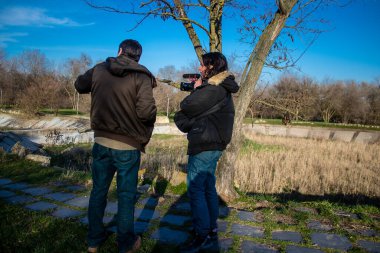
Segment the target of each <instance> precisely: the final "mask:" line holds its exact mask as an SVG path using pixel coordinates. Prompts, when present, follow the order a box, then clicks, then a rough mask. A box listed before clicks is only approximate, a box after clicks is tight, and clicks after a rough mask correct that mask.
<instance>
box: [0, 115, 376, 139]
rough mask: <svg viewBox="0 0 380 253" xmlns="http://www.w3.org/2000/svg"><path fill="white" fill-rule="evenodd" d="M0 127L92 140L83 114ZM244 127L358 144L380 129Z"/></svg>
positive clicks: (2, 118) (170, 128)
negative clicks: (75, 116)
mask: <svg viewBox="0 0 380 253" xmlns="http://www.w3.org/2000/svg"><path fill="white" fill-rule="evenodd" d="M163 118H166V117H163ZM166 119H167V118H166ZM160 122H163V120H162V119H159V120H158V123H157V124H156V126H155V128H154V131H153V134H174V135H183V133H182V132H180V131H179V130H178V129H177V127H176V126H175V125H174V124H173V123H171V124H169V123H166V122H165V123H160ZM0 127H2V128H4V129H7V128H8V129H12V130H9V131H12V132H14V133H17V134H22V135H25V136H27V137H28V138H30V140H32V141H34V142H37V143H41V144H45V143H53V142H55V143H56V144H60V143H69V142H74V143H85V142H93V140H94V135H93V132H91V131H89V132H86V130H87V129H89V128H90V121H89V119H88V118H84V117H77V118H74V117H50V118H49V117H44V118H42V119H20V118H15V117H13V116H11V115H8V114H0ZM243 129H244V132H245V133H247V134H263V135H272V136H284V137H296V138H313V139H324V140H333V141H344V142H357V143H380V131H363V130H342V129H338V128H318V127H301V126H279V125H258V124H255V125H253V126H252V125H245V126H244V128H243Z"/></svg>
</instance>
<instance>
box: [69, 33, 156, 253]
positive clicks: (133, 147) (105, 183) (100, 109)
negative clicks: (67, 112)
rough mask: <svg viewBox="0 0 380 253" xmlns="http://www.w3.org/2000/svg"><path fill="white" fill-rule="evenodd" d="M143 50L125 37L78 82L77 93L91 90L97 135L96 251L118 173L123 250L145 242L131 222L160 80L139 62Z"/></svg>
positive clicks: (91, 240)
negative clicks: (155, 95)
mask: <svg viewBox="0 0 380 253" xmlns="http://www.w3.org/2000/svg"><path fill="white" fill-rule="evenodd" d="M141 53H142V47H141V45H140V44H139V43H138V42H137V41H135V40H125V41H123V42H121V43H120V46H119V52H118V56H117V57H116V58H114V57H110V58H107V60H106V61H105V62H102V63H100V64H97V65H96V66H95V67H93V68H91V69H90V70H88V71H87V72H86V73H85V74H83V75H80V76H79V77H78V79H77V80H76V82H75V88H76V90H77V91H78V92H79V93H91V128H92V129H93V130H94V135H95V144H94V147H93V150H92V154H93V163H92V180H93V187H92V191H91V196H90V203H89V207H88V220H89V231H88V236H87V241H88V246H89V247H88V252H97V250H98V248H99V246H100V245H101V244H102V243H103V242H104V241H105V240H106V239H107V233H106V230H105V228H104V226H103V216H104V210H105V207H106V204H107V194H108V190H109V186H110V184H111V181H112V179H113V176H114V174H115V172H117V178H116V179H117V197H118V216H117V244H118V248H119V252H120V253H125V252H128V253H129V252H135V251H136V250H138V248H139V247H140V245H141V238H140V236H136V235H135V233H134V223H133V220H134V205H135V197H136V188H137V175H138V169H139V166H140V154H141V151H144V148H145V146H146V144H147V143H148V142H149V140H150V138H151V136H152V131H153V126H154V122H155V121H156V105H155V101H154V98H153V88H154V87H155V86H156V81H155V78H154V76H153V75H152V74H151V73H150V71H149V70H148V69H147V68H146V67H144V66H142V65H140V64H138V61H139V59H140V56H141Z"/></svg>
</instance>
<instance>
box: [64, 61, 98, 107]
mask: <svg viewBox="0 0 380 253" xmlns="http://www.w3.org/2000/svg"><path fill="white" fill-rule="evenodd" d="M91 64H92V60H91V57H90V56H88V55H86V54H81V55H80V57H79V58H72V59H68V60H67V62H66V64H65V67H66V76H67V77H68V79H67V82H66V85H65V87H64V89H65V92H66V94H67V96H68V97H69V99H70V101H71V106H72V109H76V110H77V111H79V108H78V106H79V100H80V95H79V93H78V92H76V90H75V88H74V82H75V80H76V78H77V77H78V76H79V75H80V74H82V73H84V72H85V71H86V70H87V69H88V68H89V67H90V66H91ZM81 104H82V103H81ZM86 104H87V105H88V103H86Z"/></svg>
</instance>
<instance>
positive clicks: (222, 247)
mask: <svg viewBox="0 0 380 253" xmlns="http://www.w3.org/2000/svg"><path fill="white" fill-rule="evenodd" d="M233 243H234V240H233V239H232V238H223V239H219V251H216V252H220V253H222V252H227V251H229V250H230V249H231V248H232V244H233Z"/></svg>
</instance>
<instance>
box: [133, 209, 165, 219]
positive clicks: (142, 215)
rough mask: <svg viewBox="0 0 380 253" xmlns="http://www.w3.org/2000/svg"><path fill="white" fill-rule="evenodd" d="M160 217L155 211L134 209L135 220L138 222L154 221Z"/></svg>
mask: <svg viewBox="0 0 380 253" xmlns="http://www.w3.org/2000/svg"><path fill="white" fill-rule="evenodd" d="M159 217H160V212H159V211H157V210H151V209H146V208H144V209H140V208H136V209H135V218H137V219H139V220H145V221H148V220H155V219H157V218H159Z"/></svg>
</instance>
